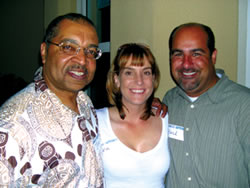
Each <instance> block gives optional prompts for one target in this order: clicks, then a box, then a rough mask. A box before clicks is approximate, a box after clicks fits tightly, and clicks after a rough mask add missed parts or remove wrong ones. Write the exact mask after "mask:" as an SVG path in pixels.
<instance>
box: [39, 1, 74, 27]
mask: <svg viewBox="0 0 250 188" xmlns="http://www.w3.org/2000/svg"><path fill="white" fill-rule="evenodd" d="M76 1H77V0H44V27H45V28H46V27H47V26H48V24H49V23H50V21H51V20H52V19H54V18H55V17H56V16H59V15H62V14H66V13H69V12H76V10H77V9H76V4H77V3H76Z"/></svg>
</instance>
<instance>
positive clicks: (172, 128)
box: [168, 124, 184, 141]
mask: <svg viewBox="0 0 250 188" xmlns="http://www.w3.org/2000/svg"><path fill="white" fill-rule="evenodd" d="M168 137H169V138H173V139H176V140H180V141H184V127H182V126H179V125H172V124H169V125H168Z"/></svg>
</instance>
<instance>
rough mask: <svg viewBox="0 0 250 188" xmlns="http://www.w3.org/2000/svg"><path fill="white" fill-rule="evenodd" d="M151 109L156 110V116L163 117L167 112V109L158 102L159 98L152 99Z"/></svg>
mask: <svg viewBox="0 0 250 188" xmlns="http://www.w3.org/2000/svg"><path fill="white" fill-rule="evenodd" d="M152 108H155V109H156V114H155V115H156V116H160V115H161V117H165V116H166V114H167V112H168V107H167V106H166V105H165V104H164V103H162V102H161V101H160V99H159V98H154V100H153V102H152Z"/></svg>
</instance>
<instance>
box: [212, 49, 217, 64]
mask: <svg viewBox="0 0 250 188" xmlns="http://www.w3.org/2000/svg"><path fill="white" fill-rule="evenodd" d="M216 57H217V49H215V50H214V51H213V53H212V63H213V64H214V65H215V63H216Z"/></svg>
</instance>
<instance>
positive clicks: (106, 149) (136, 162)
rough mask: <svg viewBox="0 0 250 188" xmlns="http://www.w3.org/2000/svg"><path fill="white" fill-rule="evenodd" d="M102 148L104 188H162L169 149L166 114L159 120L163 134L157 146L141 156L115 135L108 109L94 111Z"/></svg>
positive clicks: (167, 164)
mask: <svg viewBox="0 0 250 188" xmlns="http://www.w3.org/2000/svg"><path fill="white" fill-rule="evenodd" d="M97 116H98V122H99V133H100V136H101V142H102V149H103V165H104V179H105V187H106V188H135V187H136V188H164V187H165V186H164V179H165V175H166V173H167V171H168V168H169V164H170V156H169V150H168V115H166V117H165V118H163V119H162V133H161V138H160V140H159V142H158V143H157V145H156V146H155V147H154V148H153V149H152V150H149V151H147V152H144V153H140V152H136V151H134V150H132V149H130V148H129V147H127V146H126V145H125V144H123V143H122V142H121V141H120V140H119V139H118V138H117V137H116V135H115V134H114V132H113V130H112V127H111V124H110V119H109V112H108V108H103V109H99V110H97Z"/></svg>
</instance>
